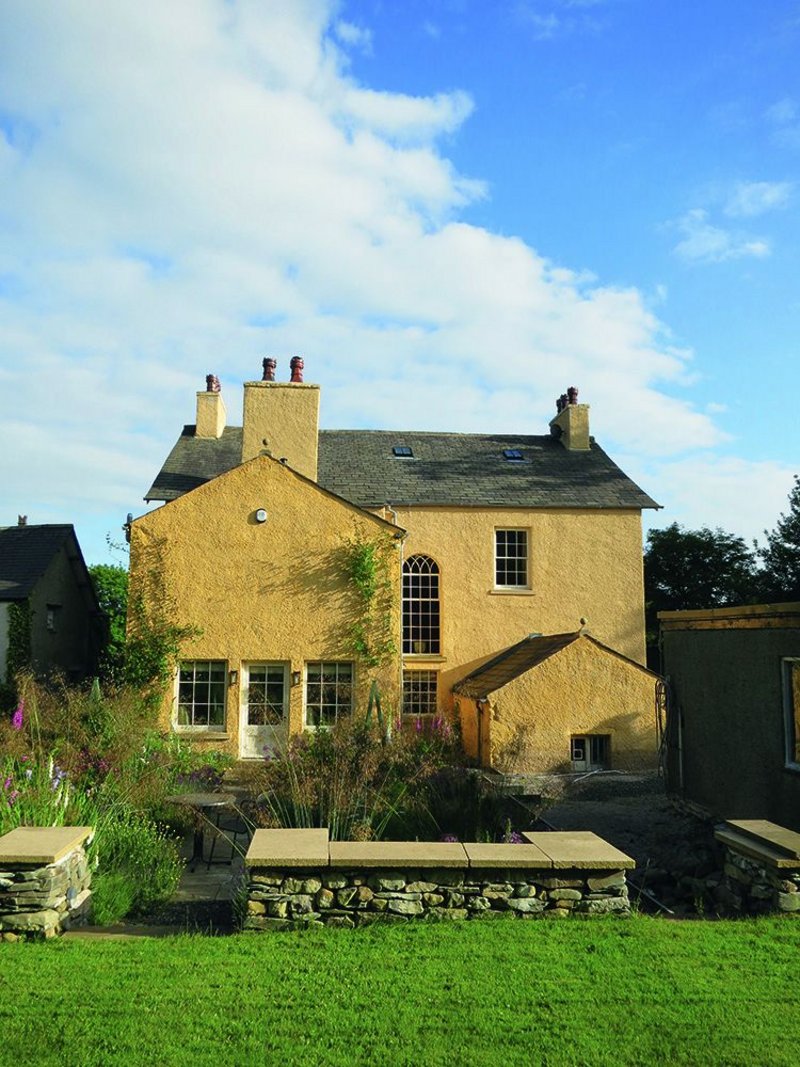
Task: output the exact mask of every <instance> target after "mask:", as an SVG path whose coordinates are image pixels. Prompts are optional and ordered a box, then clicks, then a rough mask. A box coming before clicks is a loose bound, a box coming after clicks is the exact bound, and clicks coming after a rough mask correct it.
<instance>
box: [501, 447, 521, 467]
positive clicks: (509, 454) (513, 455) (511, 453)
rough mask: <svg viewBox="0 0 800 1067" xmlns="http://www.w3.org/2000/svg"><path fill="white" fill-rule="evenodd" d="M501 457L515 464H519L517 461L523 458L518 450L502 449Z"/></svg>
mask: <svg viewBox="0 0 800 1067" xmlns="http://www.w3.org/2000/svg"><path fill="white" fill-rule="evenodd" d="M503 455H504V456H505V457H506V459H510V460H513V461H515V462H517V463H519V461H520V460H521V459H522V458H523V457H522V453H521V452H520V450H519V449H518V448H504V449H503Z"/></svg>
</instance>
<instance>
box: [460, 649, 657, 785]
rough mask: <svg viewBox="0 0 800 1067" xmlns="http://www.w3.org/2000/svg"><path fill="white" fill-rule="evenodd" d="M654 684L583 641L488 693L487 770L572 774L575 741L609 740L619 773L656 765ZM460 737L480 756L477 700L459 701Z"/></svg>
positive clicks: (484, 714) (484, 715) (484, 724)
mask: <svg viewBox="0 0 800 1067" xmlns="http://www.w3.org/2000/svg"><path fill="white" fill-rule="evenodd" d="M655 684H656V678H655V676H654V675H653V674H651V673H650V672H649V671H647V670H644V669H643V668H641V667H639V666H637V665H636V664H633V663H629V662H627V661H626V660H624V659H622V658H621V657H620V656H615V655H614V654H613V653H612V652H608V651H605V650H603V649H601V648H599V647H598V646H597V645H596V644H594V643H593V642H592V641H591V640H589V639H588V638H581V639H579V640H578V641H576V642H574V643H573V644H570V645H568V646H567V647H566V648H564V649H563V650H562V651H560V652H558V653H557V654H555V655H553V656H551V657H550V658H549V659H547V660H545V661H544V662H542V663H540V664H538V665H537V666H535V667H533V668H531V669H530V670H528V671H527V672H526V673H525V674H523V675H521V676H520V677H518V678H515V679H514V680H513V681H511V682H509V683H508V684H507V685H505V686H503V687H502V688H501V689H498V690H497V691H496V692H494V693H492V694H490V696H489V699H488V703H487V704H485V705H483V707H482V710H481V728H480V733H481V753H480V762H481V763H482V764H483V765H487V766H492V767H495V768H496V769H498V770H502V771H506V772H508V773H546V772H555V771H568V770H570V769H571V765H570V740H571V738H572V737H573V736H576V735H581V736H583V735H586V734H602V735H607V736H608V737H609V738H610V758H611V767H612V768H613V769H615V770H627V771H638V770H647V769H652V768H654V767H655V766H656V764H657V759H658V753H657V739H656V724H655ZM456 700H457V701H458V702H459V707H460V711H461V721H462V733H463V736H464V738H465V745H466V744H469V745H470V749H469V751H470V754H471V755H473V756H475V757H477V756H478V749H477V733H478V730H477V715H478V703H477V701H475V700H471V699H468V698H466V699H465V698H464V697H461V696H458V697H456Z"/></svg>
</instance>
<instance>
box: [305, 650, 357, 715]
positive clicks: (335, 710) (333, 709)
mask: <svg viewBox="0 0 800 1067" xmlns="http://www.w3.org/2000/svg"><path fill="white" fill-rule="evenodd" d="M352 709H353V664H352V663H309V664H308V665H307V666H306V726H311V727H317V726H333V724H334V723H335V722H336V720H337V719H338V717H339V716H340V715H349V714H350V712H351V711H352Z"/></svg>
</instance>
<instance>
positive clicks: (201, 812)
mask: <svg viewBox="0 0 800 1067" xmlns="http://www.w3.org/2000/svg"><path fill="white" fill-rule="evenodd" d="M166 799H167V802H168V803H169V804H179V805H180V806H181V807H184V808H190V809H191V810H192V811H193V812H194V813H195V816H196V818H195V824H194V846H193V848H192V856H191V859H190V860H189V870H190V871H194V869H195V867H196V865H197V863H198V861H199V862H200V863H202V862H203V840H204V837H205V832H204V820H205V819H208V820H209V821H211V817H210V816H209V815H206V812H215V813H216V816H217V820H219V815H220V812H221V811H222V809H223V808H229V807H231V806H232V805H233V804H234V802H235V800H236V797H234V796H233V794H232V793H178V794H177V795H176V796H173V797H167V798H166Z"/></svg>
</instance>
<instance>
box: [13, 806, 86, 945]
mask: <svg viewBox="0 0 800 1067" xmlns="http://www.w3.org/2000/svg"><path fill="white" fill-rule="evenodd" d="M92 835H93V830H92V828H91V827H89V826H58V827H50V826H41V827H39V826H36V827H18V828H17V829H16V830H12V831H11V832H10V833H7V834H4V835H3V836H2V837H0V940H2V941H18V940H19V939H20V938H51V937H55V936H57V935H58V934H61V933H63V932H64V931H65V930H68V929H69V928H70V927H71V926H76V925H79V924H81V923H85V922H86V921H87V920H88V916H89V911H90V908H91V898H92V893H91V871H90V870H89V864H88V862H87V859H86V850H85V846H86V845H87V844H88V843H89V841H91V838H92Z"/></svg>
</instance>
